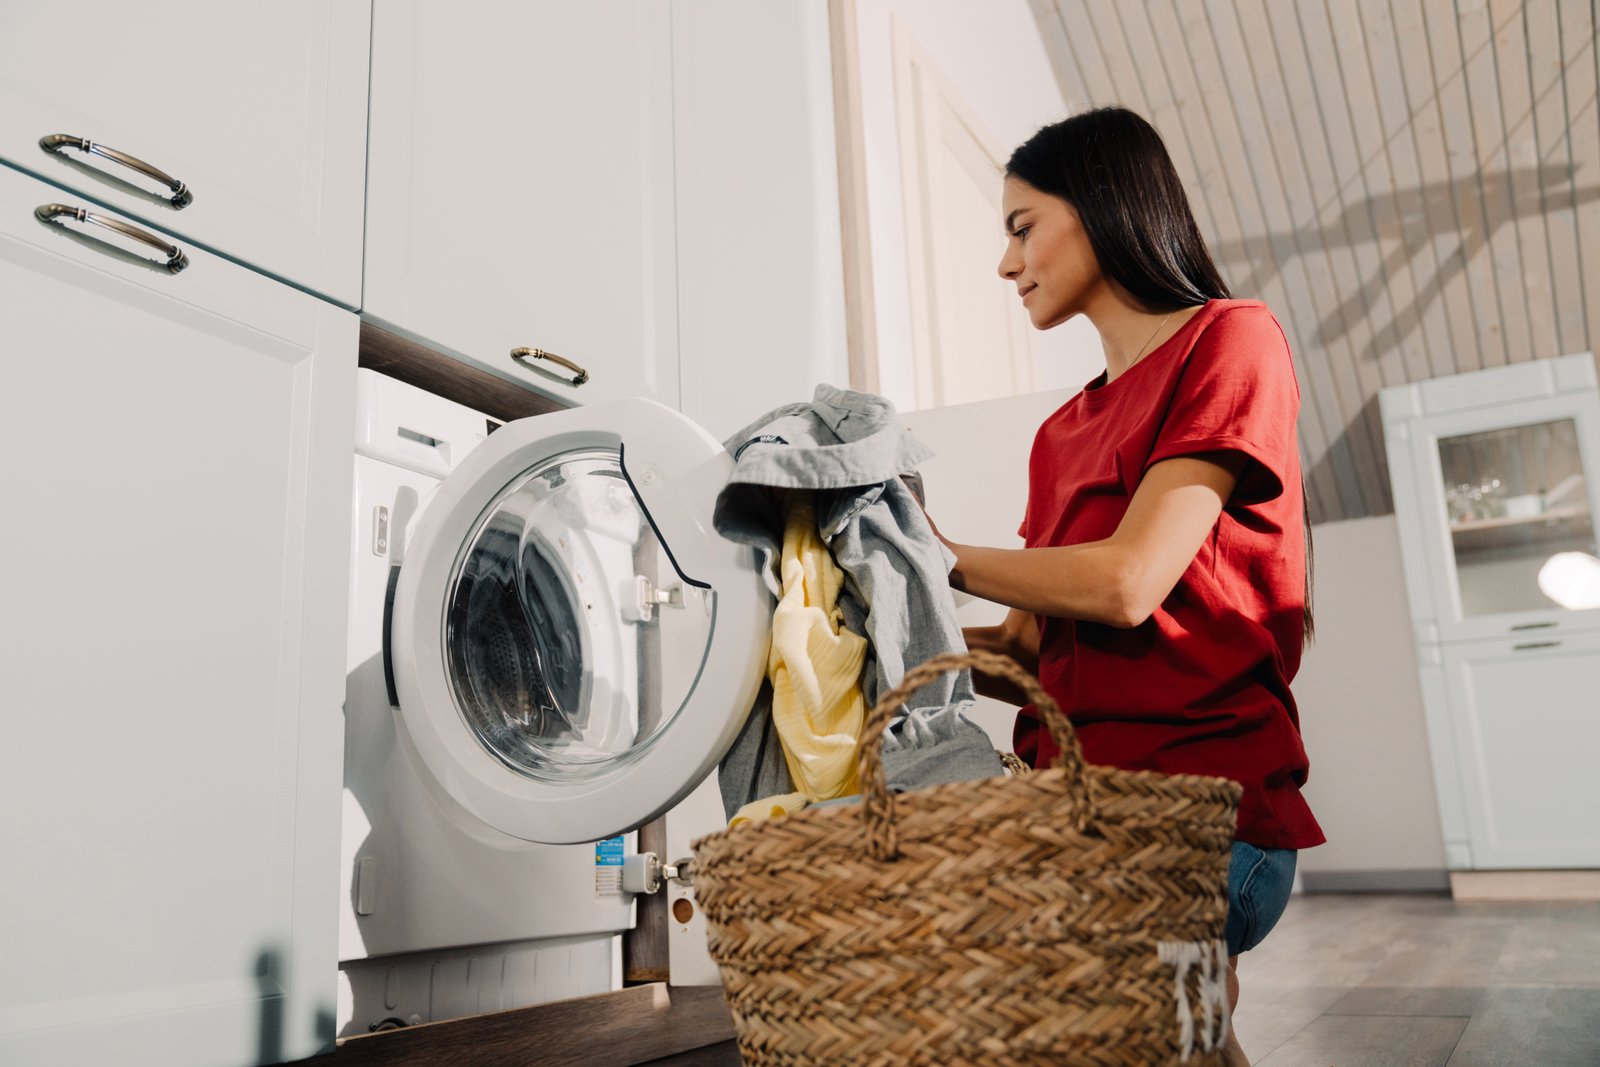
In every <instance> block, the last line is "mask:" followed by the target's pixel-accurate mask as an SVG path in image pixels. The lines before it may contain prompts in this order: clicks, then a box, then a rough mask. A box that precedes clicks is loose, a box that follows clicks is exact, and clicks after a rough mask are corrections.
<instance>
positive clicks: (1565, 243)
mask: <svg viewBox="0 0 1600 1067" xmlns="http://www.w3.org/2000/svg"><path fill="white" fill-rule="evenodd" d="M1029 2H1030V4H1031V6H1032V8H1033V13H1034V17H1035V20H1036V21H1037V23H1038V25H1039V28H1040V30H1041V32H1042V35H1043V38H1044V42H1045V47H1046V51H1047V52H1048V54H1049V56H1050V62H1051V66H1052V68H1053V69H1054V71H1055V74H1056V79H1057V81H1058V82H1059V83H1060V86H1061V91H1062V95H1063V96H1064V97H1065V98H1066V100H1067V102H1068V106H1069V108H1071V109H1072V110H1078V109H1080V108H1082V107H1085V106H1091V105H1093V106H1100V105H1105V104H1121V105H1124V106H1126V107H1129V108H1132V109H1134V110H1136V111H1138V112H1140V113H1141V114H1143V115H1145V116H1146V117H1147V118H1149V119H1150V120H1151V121H1152V122H1153V123H1154V124H1155V126H1156V128H1157V129H1158V130H1160V131H1161V134H1162V136H1163V138H1164V139H1165V140H1166V142H1167V146H1168V149H1169V150H1170V151H1171V153H1172V156H1173V161H1174V162H1175V163H1176V165H1177V168H1178V171H1179V173H1180V174H1181V175H1182V176H1183V179H1184V184H1185V187H1186V188H1187V189H1188V190H1189V195H1190V199H1191V203H1192V206H1193V208H1194V210H1195V214H1196V217H1197V219H1198V221H1199V224H1200V228H1201V231H1202V232H1203V233H1204V234H1205V235H1206V238H1207V240H1208V241H1209V242H1210V244H1211V248H1212V252H1213V254H1214V255H1215V256H1216V258H1217V265H1218V267H1219V268H1220V269H1221V271H1222V274H1223V277H1224V278H1225V279H1226V280H1227V281H1228V283H1229V286H1230V287H1231V288H1232V290H1233V292H1234V295H1236V296H1241V297H1243V296H1249V297H1257V298H1260V299H1264V300H1265V301H1266V302H1267V303H1268V304H1269V305H1270V306H1271V307H1272V308H1273V310H1274V311H1275V312H1276V313H1277V315H1278V318H1279V319H1280V320H1281V321H1282V322H1283V325H1284V328H1285V330H1286V331H1287V332H1288V334H1289V340H1290V343H1291V345H1292V346H1293V348H1294V352H1295V365H1296V371H1297V373H1298V374H1299V378H1300V388H1301V399H1302V403H1301V413H1300V439H1301V447H1302V452H1303V457H1304V462H1305V469H1306V476H1307V490H1308V494H1309V500H1310V504H1311V510H1312V518H1313V520H1314V521H1318V522H1325V521H1332V520H1337V519H1350V518H1359V517H1362V516H1368V515H1382V514H1387V513H1389V512H1392V511H1393V504H1392V501H1391V499H1390V490H1389V479H1388V474H1387V468H1386V463H1385V458H1384V444H1383V430H1382V425H1381V423H1380V421H1379V416H1378V406H1377V394H1378V391H1379V390H1380V389H1381V388H1383V387H1385V386H1389V385H1398V384H1402V383H1405V382H1411V381H1418V380H1421V379H1425V378H1432V377H1438V376H1441V375H1447V374H1455V373H1458V372H1462V371H1471V370H1477V369H1480V368H1484V367H1493V366H1500V365H1503V364H1507V363H1516V362H1520V361H1524V360H1530V359H1544V358H1549V357H1552V356H1557V355H1561V354H1563V353H1568V352H1579V351H1592V350H1593V348H1594V344H1593V342H1592V341H1591V338H1593V337H1594V336H1595V334H1594V332H1593V331H1596V330H1600V114H1597V108H1596V64H1595V30H1596V10H1595V0H1527V2H1525V3H1524V2H1515V0H1457V2H1451V0H1029Z"/></svg>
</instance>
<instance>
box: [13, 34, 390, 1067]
mask: <svg viewBox="0 0 1600 1067" xmlns="http://www.w3.org/2000/svg"><path fill="white" fill-rule="evenodd" d="M12 10H14V8H8V14H9V13H10V12H11V11H12ZM144 17H145V18H146V19H147V20H148V19H149V16H148V13H147V14H146V16H144ZM150 24H151V25H152V26H154V25H158V24H164V23H162V21H161V20H155V21H153V22H151V23H150ZM6 37H7V39H8V40H9V37H10V34H9V29H8V33H7V34H6ZM52 201H64V202H67V203H76V201H75V200H74V199H73V198H72V197H71V196H70V195H69V194H65V193H63V192H62V190H60V189H57V188H54V187H51V186H49V185H47V184H46V183H44V182H42V181H39V180H37V179H35V178H32V177H29V176H27V175H24V174H22V173H21V172H19V171H16V170H13V169H10V168H6V167H0V292H3V293H4V294H5V299H4V300H0V337H3V338H4V339H5V347H6V351H7V352H8V354H9V355H10V357H11V358H10V359H9V360H8V364H7V378H6V384H5V388H4V389H0V419H3V423H4V425H5V428H6V432H7V434H8V436H9V438H10V440H11V441H12V442H13V447H12V448H11V449H10V451H9V452H8V455H7V459H6V463H5V469H4V475H3V478H0V486H3V500H4V509H5V516H6V518H5V522H4V523H3V524H0V602H3V603H4V605H5V610H4V613H3V615H0V707H3V708H4V714H5V723H6V737H5V742H4V744H0V783H4V784H3V789H4V804H3V805H0V855H3V856H4V860H3V862H0V900H3V901H4V902H5V906H4V909H3V911H0V944H3V945H4V946H5V951H4V953H3V958H0V1062H3V1063H5V1064H8V1065H16V1067H23V1065H34V1064H50V1065H58V1064H102V1063H116V1064H119V1065H122V1067H132V1065H140V1064H148V1065H152V1067H154V1065H158V1064H159V1065H162V1067H172V1065H181V1064H193V1065H196V1067H201V1065H204V1067H224V1065H229V1064H238V1065H243V1064H256V1063H262V1062H275V1061H279V1060H284V1059H294V1058H299V1057H303V1056H307V1055H310V1054H312V1053H315V1052H317V1051H319V1050H322V1049H325V1048H326V1047H328V1045H329V1043H330V1042H331V1039H332V1035H333V1017H334V994H335V976H336V966H337V965H336V958H335V956H336V949H337V943H338V942H337V934H338V930H337V915H338V905H337V885H338V879H337V876H336V871H337V864H338V862H339V839H338V834H339V826H338V816H337V812H338V810H339V783H340V771H341V767H340V746H341V740H342V735H343V727H342V721H341V715H340V705H341V703H342V700H343V696H344V662H343V652H344V620H345V588H346V585H345V575H346V571H347V566H348V561H347V557H348V547H349V546H348V543H347V537H348V527H349V521H350V518H349V511H350V495H349V493H350V470H351V461H352V449H353V431H354V427H353V419H352V411H353V395H352V392H353V382H354V374H355V362H356V341H357V330H358V321H357V317H356V316H355V314H353V313H352V312H348V311H344V310H341V309H339V308H336V307H334V306H333V305H331V304H328V303H326V302H324V301H322V300H319V299H317V298H314V297H312V296H309V295H307V294H305V293H302V292H299V291H297V290H295V289H293V288H291V287H289V286H287V285H283V284H281V283H279V282H275V281H273V280H271V279H269V278H267V277H265V276H264V275H261V274H257V273H255V272H253V271H250V270H247V269H245V268H243V267H240V266H238V265H236V264H234V263H231V262H228V261H227V260H224V259H222V258H220V257H218V256H215V255H211V254H209V253H207V252H204V251H202V250H200V249H198V248H194V247H188V246H186V247H185V251H186V252H187V254H188V257H189V260H190V263H189V266H188V268H187V269H186V270H184V271H183V272H182V273H180V274H169V273H167V272H166V271H165V270H164V269H160V268H157V267H151V266H148V265H146V263H147V261H146V260H145V259H143V258H141V257H142V256H143V255H144V253H142V252H137V251H129V252H126V253H119V252H116V251H115V250H113V249H110V248H108V247H107V245H106V244H103V243H102V240H103V238H102V235H104V240H107V241H110V242H113V243H116V242H122V239H121V238H120V237H117V236H116V235H114V234H110V233H109V231H106V230H104V229H102V228H99V227H93V226H89V227H82V228H80V227H79V226H78V224H77V223H65V224H62V225H54V224H48V223H44V222H41V221H39V220H38V219H37V218H36V217H35V208H36V207H37V206H39V205H40V204H43V203H46V202H52ZM107 214H108V215H110V214H111V213H110V212H107ZM166 239H167V240H172V238H166ZM122 243H124V244H126V242H122ZM179 243H182V242H179ZM127 247H129V248H130V249H136V248H138V246H136V245H131V244H130V245H127Z"/></svg>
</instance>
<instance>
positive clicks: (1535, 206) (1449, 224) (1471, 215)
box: [1216, 165, 1600, 361]
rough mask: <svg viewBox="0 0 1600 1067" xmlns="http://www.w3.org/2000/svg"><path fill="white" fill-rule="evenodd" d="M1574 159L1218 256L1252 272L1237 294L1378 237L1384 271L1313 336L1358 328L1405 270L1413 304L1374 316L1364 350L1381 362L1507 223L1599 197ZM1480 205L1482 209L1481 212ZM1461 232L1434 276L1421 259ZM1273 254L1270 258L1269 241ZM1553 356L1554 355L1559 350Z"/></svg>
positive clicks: (1381, 202) (1384, 206) (1394, 200)
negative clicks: (1576, 180)
mask: <svg viewBox="0 0 1600 1067" xmlns="http://www.w3.org/2000/svg"><path fill="white" fill-rule="evenodd" d="M1573 175H1574V169H1573V168H1572V167H1571V166H1567V165H1562V166H1539V167H1526V168H1522V169H1518V170H1511V171H1504V172H1501V173H1498V174H1479V175H1474V176H1472V177H1470V178H1458V179H1456V180H1455V181H1449V182H1432V183H1430V184H1427V185H1422V186H1418V187H1417V188H1414V189H1398V190H1395V191H1394V192H1392V193H1385V194H1383V195H1381V196H1374V197H1368V198H1366V199H1364V200H1358V201H1355V202H1354V203H1352V204H1350V205H1349V206H1347V207H1346V208H1345V209H1344V210H1343V211H1341V212H1340V213H1339V214H1338V215H1336V216H1334V217H1333V218H1332V219H1331V220H1326V221H1324V222H1323V224H1322V225H1321V226H1320V227H1319V228H1315V229H1300V230H1294V231H1288V232H1283V231H1276V232H1270V233H1266V234H1261V235H1258V236H1252V237H1246V238H1243V239H1242V240H1239V241H1229V242H1225V243H1221V244H1219V245H1218V246H1217V249H1216V251H1217V258H1218V259H1219V260H1220V261H1221V262H1225V263H1228V264H1238V265H1240V266H1241V267H1242V268H1244V270H1245V272H1246V273H1245V274H1244V275H1243V276H1242V277H1241V278H1240V281H1239V284H1238V285H1237V286H1236V287H1235V291H1237V292H1240V293H1259V292H1261V291H1262V289H1263V287H1264V286H1265V285H1267V284H1268V283H1269V282H1270V281H1271V280H1272V279H1274V278H1276V277H1277V276H1278V275H1279V274H1281V273H1282V271H1283V268H1284V266H1286V265H1287V264H1288V263H1290V262H1292V261H1293V260H1294V259H1295V258H1296V257H1299V256H1306V255H1313V254H1315V253H1317V252H1320V251H1322V250H1323V249H1325V248H1340V247H1351V248H1353V247H1355V246H1357V245H1367V244H1376V245H1378V246H1379V248H1380V249H1387V250H1388V251H1387V255H1385V256H1384V258H1383V261H1382V262H1381V263H1380V264H1379V267H1378V269H1377V270H1376V271H1375V272H1374V273H1373V274H1372V275H1371V276H1370V277H1368V278H1365V279H1363V280H1362V281H1361V285H1360V287H1359V288H1358V289H1357V290H1356V291H1355V292H1353V293H1348V294H1345V295H1344V300H1343V301H1342V302H1341V303H1340V304H1339V305H1338V307H1336V308H1335V309H1334V310H1333V311H1332V312H1330V313H1329V314H1327V315H1325V316H1324V317H1323V319H1322V321H1321V322H1320V323H1319V324H1318V327H1317V331H1316V334H1315V335H1314V340H1315V341H1316V342H1317V343H1318V344H1323V345H1326V344H1329V343H1332V342H1334V341H1337V340H1339V339H1341V338H1343V337H1345V336H1347V335H1348V334H1349V333H1350V332H1351V328H1352V324H1353V323H1355V322H1359V321H1361V320H1362V319H1370V318H1371V314H1372V312H1371V309H1372V308H1373V307H1376V306H1380V305H1381V301H1382V299H1383V298H1385V297H1392V292H1391V290H1390V289H1389V284H1388V278H1389V277H1390V276H1391V275H1395V274H1398V273H1400V272H1401V271H1405V270H1408V269H1409V271H1410V273H1411V276H1412V277H1413V278H1415V279H1416V282H1417V293H1416V297H1415V299H1413V300H1412V302H1411V303H1410V305H1409V306H1406V307H1402V308H1398V309H1396V311H1395V314H1394V317H1393V319H1392V320H1391V321H1389V322H1373V323H1372V339H1371V341H1370V342H1369V343H1368V344H1367V346H1366V350H1365V351H1363V352H1361V353H1359V355H1360V357H1361V358H1363V359H1366V360H1369V361H1375V360H1377V359H1379V358H1380V357H1382V356H1383V355H1384V354H1386V353H1389V352H1393V351H1394V350H1395V349H1397V348H1399V347H1400V346H1401V345H1402V344H1404V343H1405V341H1406V340H1407V339H1409V338H1410V337H1411V336H1412V335H1413V334H1415V333H1416V332H1417V331H1418V330H1420V329H1421V328H1422V317H1423V315H1424V314H1425V313H1426V312H1427V311H1428V309H1429V307H1431V306H1432V305H1433V303H1434V302H1436V301H1437V300H1438V299H1439V298H1440V297H1441V296H1442V295H1443V292H1444V288H1445V286H1446V285H1448V284H1449V283H1450V282H1451V281H1452V280H1454V279H1455V277H1456V276H1457V275H1459V274H1461V273H1462V272H1463V271H1465V270H1466V269H1467V264H1468V263H1470V262H1471V261H1472V259H1473V258H1474V257H1475V256H1477V255H1478V254H1479V253H1480V252H1483V251H1485V250H1486V249H1488V247H1489V243H1490V241H1491V240H1492V239H1493V238H1494V236H1495V234H1496V233H1498V232H1499V231H1500V230H1501V229H1502V228H1503V227H1505V226H1507V225H1510V224H1512V223H1514V222H1515V221H1516V220H1517V219H1519V218H1534V217H1543V216H1544V215H1545V214H1546V213H1547V212H1551V211H1559V210H1570V209H1571V208H1574V207H1576V206H1577V205H1579V204H1587V203H1591V202H1593V201H1595V200H1600V186H1591V187H1589V188H1587V189H1575V188H1574V187H1573ZM1479 205H1481V210H1480V209H1479ZM1452 235H1453V236H1455V237H1457V238H1459V240H1458V243H1457V244H1456V246H1455V248H1454V249H1453V250H1449V251H1446V250H1445V249H1443V248H1439V247H1437V246H1435V252H1436V255H1437V262H1438V269H1437V270H1436V271H1434V273H1433V276H1432V277H1427V276H1426V273H1425V271H1424V269H1423V267H1424V263H1421V262H1418V256H1419V254H1420V253H1422V252H1423V251H1424V250H1425V249H1427V248H1428V247H1429V246H1430V244H1432V243H1434V242H1438V241H1439V240H1440V239H1441V238H1445V237H1448V236H1452ZM1263 244H1265V245H1266V246H1267V248H1266V251H1267V252H1268V253H1269V254H1266V255H1263V254H1262V252H1263V251H1264V250H1263V248H1262V245H1263ZM1554 354H1555V353H1551V355H1554Z"/></svg>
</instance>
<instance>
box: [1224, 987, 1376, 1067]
mask: <svg viewBox="0 0 1600 1067" xmlns="http://www.w3.org/2000/svg"><path fill="white" fill-rule="evenodd" d="M1349 992H1350V990H1349V989H1348V988H1347V987H1345V986H1293V985H1290V986H1276V987H1271V986H1262V985H1259V984H1251V983H1248V982H1246V983H1244V984H1242V986H1241V995H1240V998H1239V1009H1238V1011H1237V1012H1235V1013H1234V1017H1233V1027H1234V1030H1235V1031H1236V1032H1237V1033H1238V1035H1239V1046H1240V1047H1241V1048H1243V1049H1244V1051H1245V1055H1247V1056H1249V1057H1250V1060H1251V1062H1252V1063H1253V1062H1256V1061H1258V1060H1260V1059H1262V1058H1263V1057H1265V1056H1267V1055H1269V1054H1270V1053H1271V1052H1272V1051H1273V1050H1274V1049H1276V1048H1278V1046H1280V1045H1282V1044H1283V1043H1284V1042H1286V1041H1288V1040H1289V1039H1290V1038H1291V1037H1293V1036H1294V1035H1295V1034H1297V1033H1299V1032H1300V1031H1301V1030H1303V1029H1305V1027H1306V1024H1307V1023H1310V1022H1311V1021H1312V1020H1314V1019H1316V1018H1317V1017H1318V1016H1320V1015H1322V1014H1323V1013H1324V1012H1326V1011H1327V1010H1328V1008H1329V1007H1330V1006H1332V1005H1333V1004H1334V1003H1336V1002H1337V1001H1339V1000H1340V999H1341V998H1343V997H1344V996H1346V995H1347V994H1348V993H1349Z"/></svg>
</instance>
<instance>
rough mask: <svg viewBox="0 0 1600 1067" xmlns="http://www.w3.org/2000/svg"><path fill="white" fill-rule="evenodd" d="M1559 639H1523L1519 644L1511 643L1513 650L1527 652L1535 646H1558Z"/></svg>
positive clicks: (1559, 645) (1559, 644)
mask: <svg viewBox="0 0 1600 1067" xmlns="http://www.w3.org/2000/svg"><path fill="white" fill-rule="evenodd" d="M1560 647H1561V642H1560V641H1525V642H1523V643H1522V644H1520V645H1512V646H1511V651H1513V652H1527V651H1530V650H1532V649H1535V648H1560Z"/></svg>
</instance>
